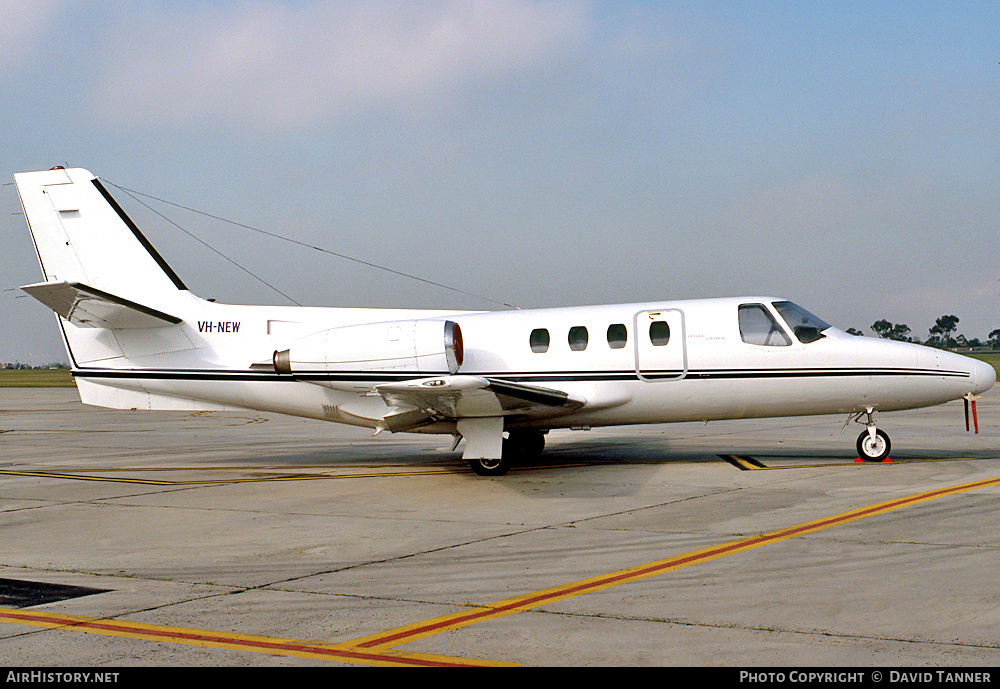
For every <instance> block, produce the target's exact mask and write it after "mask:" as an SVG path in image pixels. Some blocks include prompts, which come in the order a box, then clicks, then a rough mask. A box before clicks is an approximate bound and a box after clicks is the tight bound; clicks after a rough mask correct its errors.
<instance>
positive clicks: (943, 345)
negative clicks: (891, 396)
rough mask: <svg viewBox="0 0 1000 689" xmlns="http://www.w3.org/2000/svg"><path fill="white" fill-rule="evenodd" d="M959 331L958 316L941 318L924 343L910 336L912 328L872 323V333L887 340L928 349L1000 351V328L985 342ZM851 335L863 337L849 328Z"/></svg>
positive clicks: (878, 322)
mask: <svg viewBox="0 0 1000 689" xmlns="http://www.w3.org/2000/svg"><path fill="white" fill-rule="evenodd" d="M956 330H958V316H941V317H940V318H938V319H937V320H936V321H934V325H933V326H932V327H931V328H930V329H929V330H928V333H929V335H928V337H927V339H926V340H924V341H923V342H921V341H920V339H919V338H917V337H913V336H911V335H910V326H908V325H906V324H904V323H891V322H889V321H887V320H885V319H884V318H883V319H882V320H879V321H875V322H874V323H872V332H874V333H875V334H876V335H878V336H879V337H881V338H883V339H886V340H899V341H901V342H916V343H917V344H923V345H927V346H928V347H938V348H940V349H955V348H958V347H991V348H993V349H1000V328H997V329H996V330H994V331H993V332H991V333H990V334H989V337H988V339H987V340H986V341H985V342H984V341H983V340H980V339H979V338H978V337H972V338H967V337H966V336H965V335H961V334H958V335H956V334H955V331H956ZM847 332H849V333H850V334H851V335H863V334H864V333H862V332H861V331H860V330H856V329H855V328H848V329H847Z"/></svg>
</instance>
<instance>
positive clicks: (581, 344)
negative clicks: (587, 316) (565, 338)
mask: <svg viewBox="0 0 1000 689" xmlns="http://www.w3.org/2000/svg"><path fill="white" fill-rule="evenodd" d="M588 339H589V335H587V329H586V328H585V327H583V326H582V325H577V326H574V327H572V328H570V329H569V348H570V349H572V350H573V351H574V352H582V351H583V350H585V349H586V348H587V341H588Z"/></svg>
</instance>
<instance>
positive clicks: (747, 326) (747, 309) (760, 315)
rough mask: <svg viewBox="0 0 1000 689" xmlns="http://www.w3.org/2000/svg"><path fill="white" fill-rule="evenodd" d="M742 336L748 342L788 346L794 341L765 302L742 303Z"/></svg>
mask: <svg viewBox="0 0 1000 689" xmlns="http://www.w3.org/2000/svg"><path fill="white" fill-rule="evenodd" d="M739 321H740V337H742V338H743V341H744V342H746V343H747V344H753V345H762V346H764V347H787V346H788V345H790V344H792V341H791V340H790V339H789V338H788V335H786V334H785V331H784V330H782V329H781V326H780V325H778V321H776V320H775V319H774V316H772V315H771V313H770V312H769V311H768V310H767V309H766V308H764V305H763V304H741V305H740V311H739Z"/></svg>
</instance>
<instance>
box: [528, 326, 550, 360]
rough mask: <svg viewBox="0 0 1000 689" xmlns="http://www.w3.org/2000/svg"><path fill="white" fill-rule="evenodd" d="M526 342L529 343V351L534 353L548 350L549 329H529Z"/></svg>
mask: <svg viewBox="0 0 1000 689" xmlns="http://www.w3.org/2000/svg"><path fill="white" fill-rule="evenodd" d="M528 342H529V344H530V345H531V351H533V352H535V353H536V354H542V353H543V352H547V351H549V331H548V330H546V329H545V328H535V329H534V330H532V331H531V336H530V337H529V338H528Z"/></svg>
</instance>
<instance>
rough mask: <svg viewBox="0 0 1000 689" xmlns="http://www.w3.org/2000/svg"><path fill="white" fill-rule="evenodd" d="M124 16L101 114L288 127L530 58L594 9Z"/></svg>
mask: <svg viewBox="0 0 1000 689" xmlns="http://www.w3.org/2000/svg"><path fill="white" fill-rule="evenodd" d="M129 21H130V23H131V24H133V25H132V26H127V27H123V30H121V31H118V32H116V35H118V36H121V37H122V39H121V43H120V44H118V45H116V46H114V47H113V48H112V49H111V54H110V55H109V58H108V61H107V63H106V65H105V76H104V78H103V83H102V85H101V86H100V87H99V89H98V93H97V98H98V99H99V103H100V105H99V106H98V109H99V111H100V112H102V113H103V114H104V115H105V116H107V117H109V118H111V119H113V120H115V121H126V120H131V119H142V120H153V121H165V122H172V123H173V122H180V123H185V122H210V123H226V124H238V125H243V124H246V125H251V126H256V127H268V126H279V127H284V126H291V127H295V126H301V125H309V124H313V123H316V122H318V121H321V120H322V119H323V118H325V117H327V116H329V115H330V114H335V113H339V112H343V111H349V110H352V109H355V108H357V107H359V106H365V105H369V104H372V103H384V102H404V103H407V102H418V101H419V100H420V99H421V98H424V97H426V96H427V95H428V94H434V93H437V92H440V91H441V90H444V89H448V88H450V87H454V86H456V85H459V84H462V83H465V82H468V81H469V80H472V79H483V78H490V77H497V76H503V75H507V74H511V73H516V72H518V71H520V70H525V69H529V68H531V67H532V66H535V65H538V64H542V63H544V62H546V61H547V60H550V59H552V58H553V57H554V56H556V55H558V54H559V53H560V51H564V50H566V49H567V47H573V46H575V45H578V44H579V43H580V42H581V41H582V40H584V39H585V38H586V36H587V35H588V33H589V31H590V22H591V18H590V8H589V6H588V5H586V4H581V3H576V2H566V1H564V0H558V1H550V2H529V1H528V0H488V1H487V0H477V1H473V2H468V1H466V2H460V1H457V0H425V1H422V2H415V1H413V0H411V1H409V2H406V1H400V2H378V3H370V2H360V1H351V2H333V1H329V0H327V1H320V2H314V3H311V4H306V5H304V6H294V7H292V6H288V5H285V4H281V3H280V2H276V1H274V0H270V1H265V2H255V3H242V4H240V5H238V6H237V7H235V8H228V9H225V10H190V11H181V10H175V11H171V10H166V9H162V10H159V9H157V10H151V11H150V13H147V14H146V15H144V16H141V17H133V18H132V19H131V20H129Z"/></svg>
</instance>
